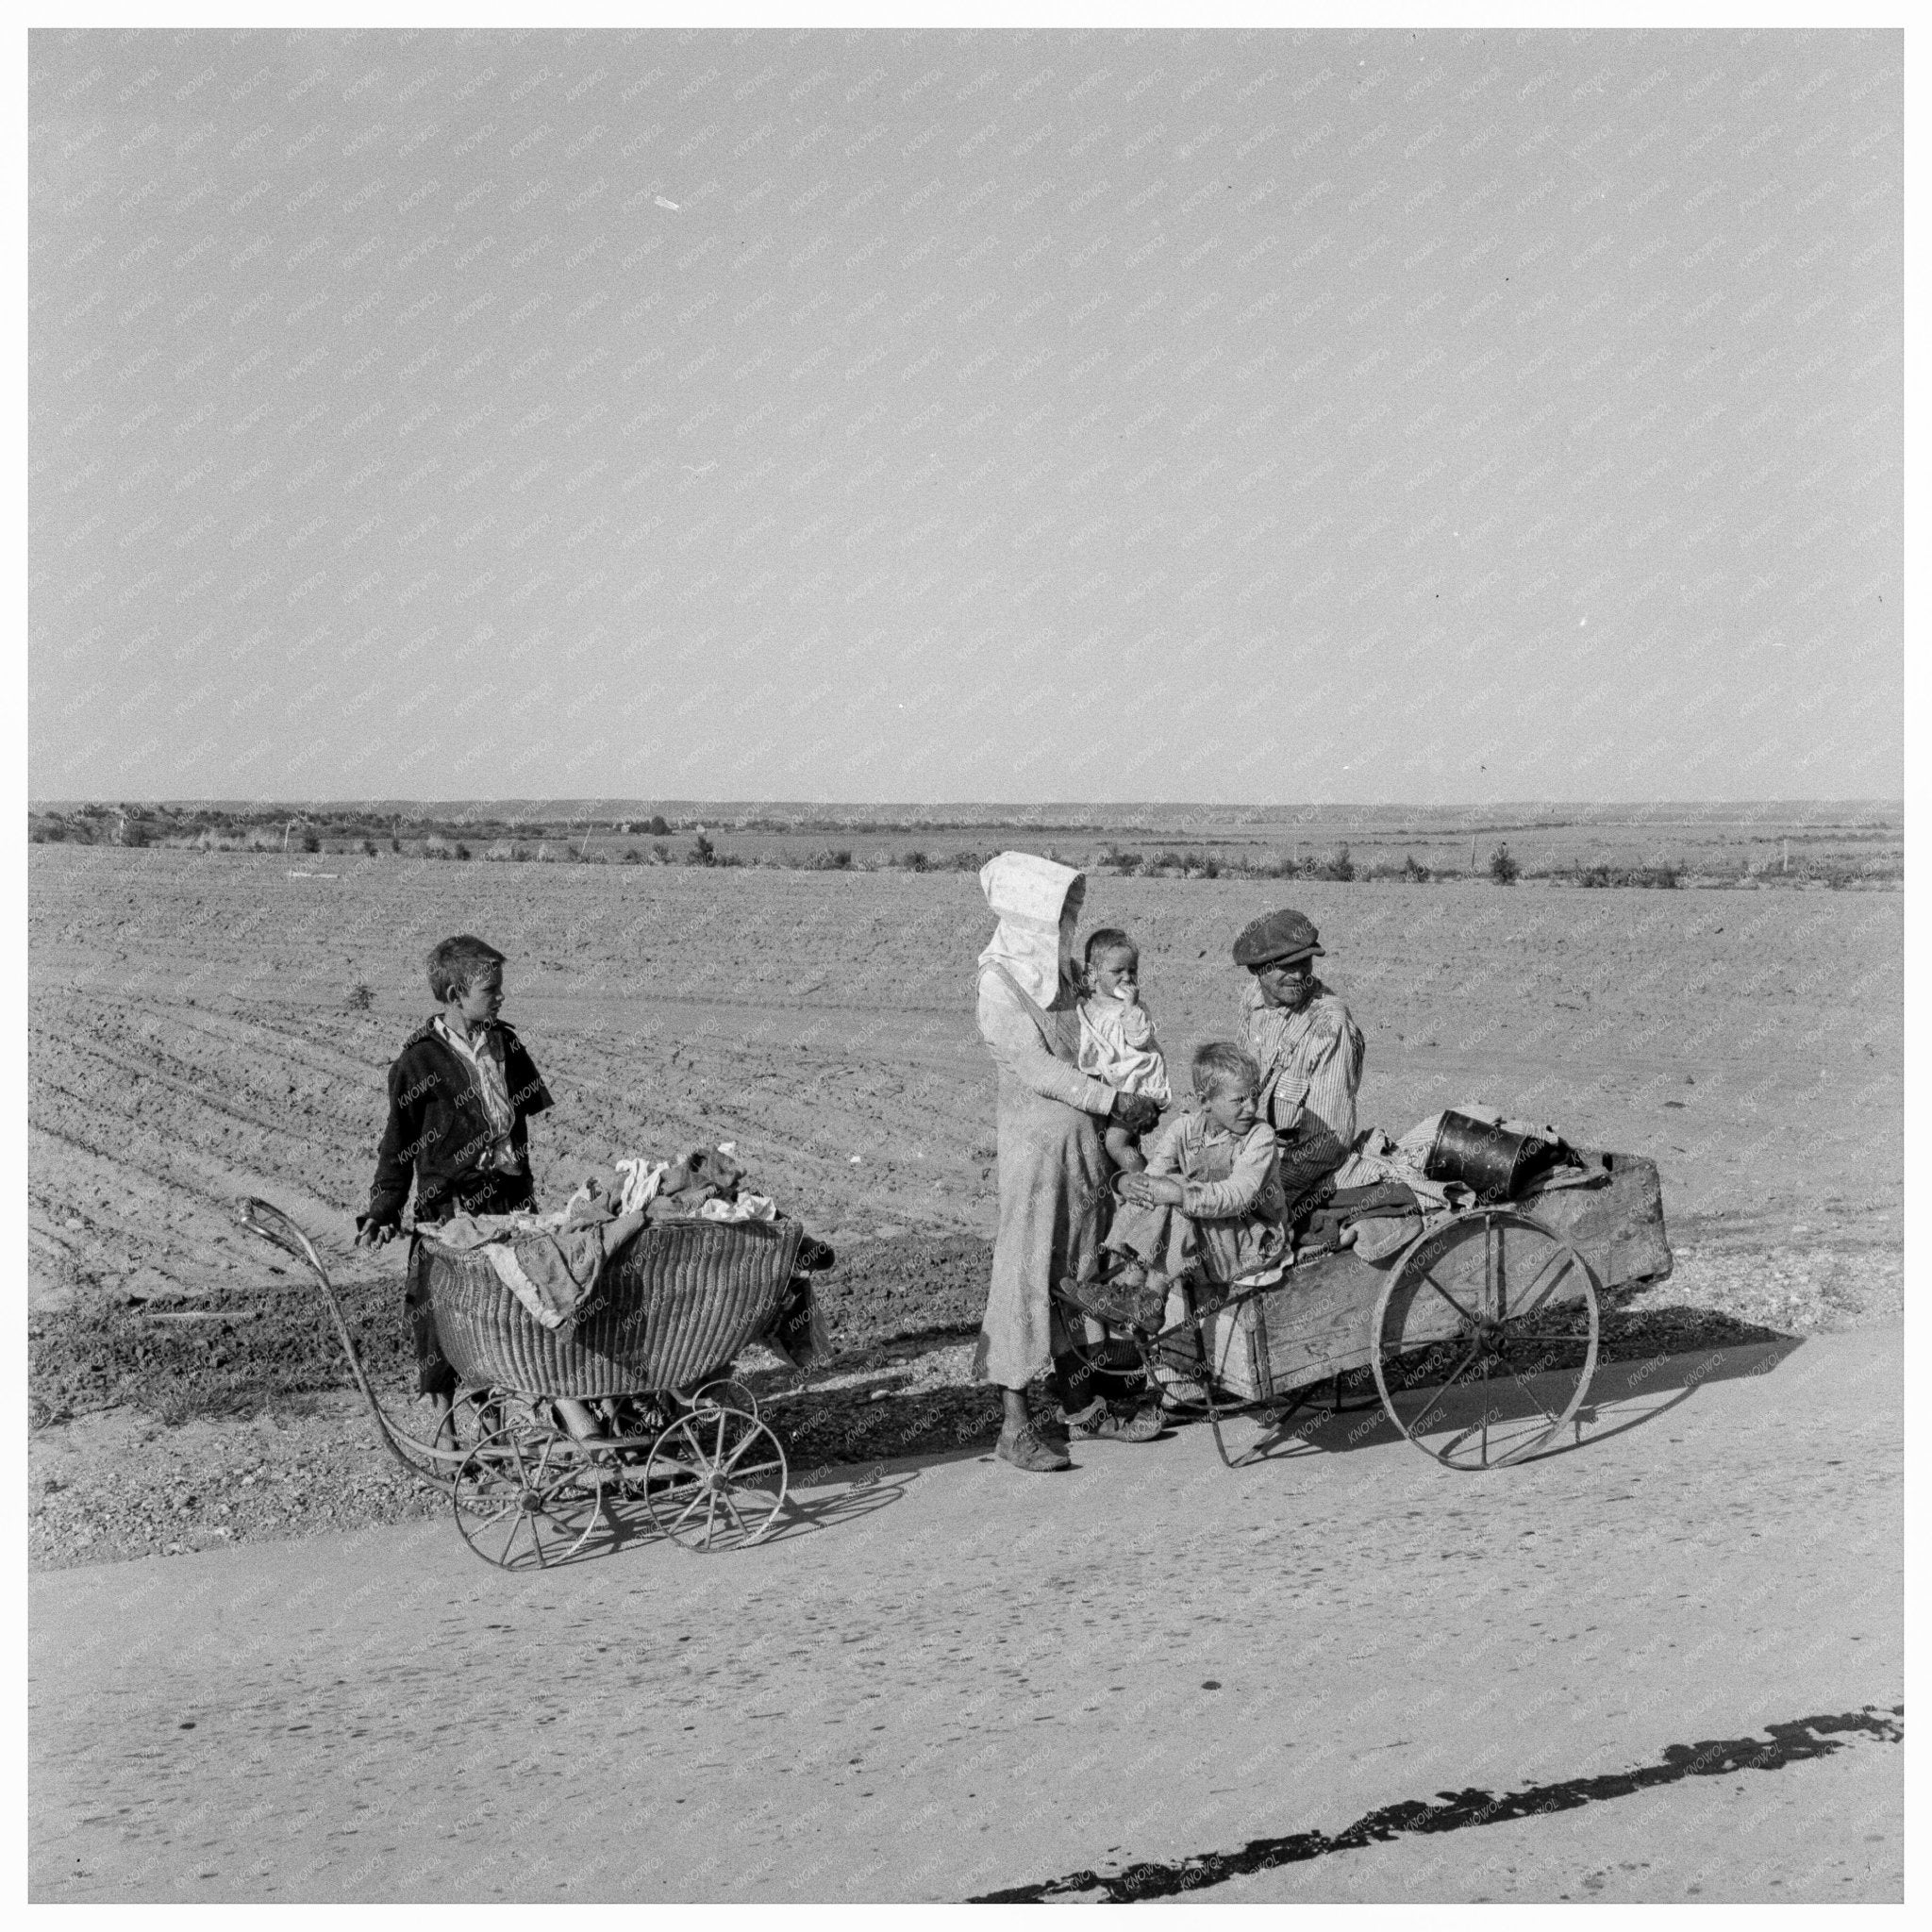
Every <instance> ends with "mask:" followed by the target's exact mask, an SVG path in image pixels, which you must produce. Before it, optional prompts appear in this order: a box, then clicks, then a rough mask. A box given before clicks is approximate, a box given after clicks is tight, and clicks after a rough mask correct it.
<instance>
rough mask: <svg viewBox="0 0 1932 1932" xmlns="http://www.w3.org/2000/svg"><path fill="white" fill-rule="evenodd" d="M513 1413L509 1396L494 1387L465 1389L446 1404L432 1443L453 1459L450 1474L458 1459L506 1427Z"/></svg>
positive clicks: (453, 1472)
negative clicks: (434, 1442) (446, 1409)
mask: <svg viewBox="0 0 1932 1932" xmlns="http://www.w3.org/2000/svg"><path fill="white" fill-rule="evenodd" d="M514 1413H515V1411H514V1409H513V1407H512V1405H511V1402H510V1399H509V1398H508V1397H507V1396H505V1395H503V1394H501V1393H500V1392H499V1391H496V1390H494V1389H465V1390H464V1391H463V1392H462V1393H461V1394H460V1395H458V1397H457V1399H456V1400H455V1401H454V1402H452V1403H451V1404H450V1406H449V1410H448V1413H447V1414H445V1415H444V1417H443V1419H442V1424H441V1427H440V1428H439V1429H438V1430H437V1432H436V1446H437V1448H438V1449H439V1450H440V1451H441V1452H442V1453H444V1454H445V1455H448V1456H451V1457H455V1458H456V1460H455V1461H453V1462H452V1464H451V1467H450V1474H455V1471H456V1468H457V1467H458V1465H459V1463H460V1461H461V1459H462V1458H464V1457H467V1456H468V1455H469V1453H470V1451H471V1450H473V1449H474V1448H475V1447H476V1445H477V1444H478V1443H479V1442H487V1441H489V1440H490V1438H491V1436H494V1435H496V1434H497V1433H498V1432H499V1431H501V1430H503V1429H505V1428H508V1426H509V1424H510V1421H511V1419H512V1416H513V1414H514Z"/></svg>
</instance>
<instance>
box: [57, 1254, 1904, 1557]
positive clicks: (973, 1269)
mask: <svg viewBox="0 0 1932 1932" xmlns="http://www.w3.org/2000/svg"><path fill="white" fill-rule="evenodd" d="M982 1246H983V1244H982V1243H974V1242H971V1241H951V1240H948V1241H941V1242H927V1243H924V1244H923V1245H921V1244H912V1245H909V1246H908V1244H903V1243H884V1242H881V1243H878V1244H876V1248H875V1250H874V1252H870V1253H867V1252H858V1253H855V1254H854V1256H853V1257H852V1260H851V1263H850V1265H849V1267H841V1274H842V1275H843V1277H844V1278H843V1279H842V1280H841V1281H840V1282H839V1285H838V1288H837V1289H836V1291H830V1292H828V1294H827V1301H828V1305H829V1311H830V1313H831V1316H832V1320H833V1323H834V1331H835V1333H837V1334H839V1335H840V1336H841V1341H842V1343H843V1345H842V1346H841V1349H840V1350H839V1352H838V1353H837V1355H835V1356H834V1357H833V1358H832V1359H831V1360H830V1361H829V1362H827V1363H826V1364H825V1365H824V1368H823V1369H822V1370H821V1371H820V1373H818V1374H815V1375H814V1376H813V1377H812V1378H811V1381H810V1383H809V1385H808V1387H807V1388H805V1389H804V1390H798V1389H796V1388H794V1387H793V1386H792V1377H791V1374H790V1372H789V1371H788V1370H785V1369H784V1368H782V1367H781V1366H780V1365H779V1364H778V1363H777V1362H776V1361H775V1359H774V1358H773V1357H769V1356H765V1355H764V1354H763V1352H762V1351H753V1352H751V1353H750V1354H748V1355H747V1357H745V1358H744V1361H743V1362H742V1363H741V1374H743V1376H744V1378H745V1379H746V1380H747V1381H748V1382H749V1384H750V1386H751V1387H752V1388H753V1390H754V1391H755V1392H757V1393H758V1397H759V1399H760V1401H761V1403H764V1404H766V1405H767V1408H768V1412H769V1413H770V1414H771V1416H772V1418H773V1420H774V1422H775V1423H776V1424H777V1425H778V1427H779V1429H780V1432H781V1434H782V1435H783V1436H784V1438H785V1440H786V1441H787V1443H788V1445H789V1451H790V1456H791V1466H792V1469H793V1471H794V1472H795V1473H796V1474H798V1475H800V1476H804V1475H808V1474H814V1473H817V1472H822V1471H825V1470H830V1469H834V1468H841V1467H849V1466H854V1465H860V1466H862V1465H866V1464H871V1463H878V1462H884V1461H887V1460H891V1459H892V1458H895V1457H906V1456H915V1455H925V1454H940V1453H946V1452H951V1451H962V1450H974V1449H977V1450H983V1449H985V1448H988V1447H990V1446H991V1442H992V1440H993V1438H994V1436H995V1435H996V1434H997V1432H998V1426H999V1411H998V1405H997V1402H996V1400H995V1398H994V1396H993V1393H992V1391H991V1390H988V1389H985V1388H978V1387H975V1386H974V1385H973V1383H972V1382H971V1379H970V1377H971V1371H972V1355H973V1342H972V1335H973V1326H972V1321H971V1316H972V1314H974V1313H976V1308H975V1307H974V1306H973V1304H974V1298H975V1297H976V1296H977V1295H978V1294H980V1293H981V1292H983V1290H982V1287H981V1284H982V1283H983V1281H984V1273H983V1257H982V1256H981V1255H980V1254H979V1252H978V1250H979V1249H980V1248H981V1247H982ZM1675 1251H1676V1257H1677V1265H1676V1270H1675V1273H1674V1274H1673V1275H1672V1276H1671V1278H1670V1279H1669V1280H1667V1281H1664V1282H1661V1283H1659V1284H1657V1286H1656V1287H1655V1288H1652V1289H1649V1290H1646V1291H1641V1292H1640V1293H1639V1294H1638V1295H1636V1296H1634V1297H1632V1298H1630V1299H1628V1300H1626V1301H1625V1302H1624V1303H1623V1304H1622V1306H1621V1307H1619V1308H1618V1309H1617V1310H1616V1312H1615V1313H1613V1314H1611V1315H1608V1316H1607V1318H1606V1322H1605V1355H1606V1357H1608V1358H1616V1357H1624V1358H1633V1357H1645V1356H1650V1355H1657V1354H1666V1353H1671V1354H1674V1353H1679V1352H1684V1351H1689V1350H1692V1349H1699V1348H1708V1347H1713V1346H1724V1345H1725V1344H1726V1343H1730V1342H1738V1341H1752V1340H1762V1339H1765V1337H1766V1335H1767V1334H1768V1333H1775V1334H1779V1335H1786V1336H1792V1335H1807V1334H1818V1333H1825V1332H1830V1331H1834V1330H1840V1329H1844V1328H1849V1327H1857V1326H1863V1325H1864V1324H1867V1323H1868V1322H1874V1321H1883V1320H1887V1319H1890V1318H1893V1317H1895V1316H1896V1315H1897V1314H1898V1312H1899V1311H1900V1309H1901V1307H1903V1281H1904V1274H1903V1251H1902V1248H1901V1247H1900V1246H1899V1245H1898V1243H1897V1241H1896V1239H1895V1236H1894V1232H1893V1228H1892V1226H1891V1225H1890V1224H1887V1225H1885V1226H1882V1227H1874V1228H1871V1229H1869V1230H1867V1231H1866V1238H1864V1239H1860V1238H1859V1235H1858V1233H1857V1231H1856V1230H1854V1229H1852V1228H1848V1227H1846V1226H1843V1225H1839V1226H1836V1227H1831V1228H1826V1227H1824V1226H1822V1225H1821V1226H1820V1227H1818V1228H1816V1229H1807V1228H1805V1227H1802V1226H1801V1227H1800V1228H1798V1229H1795V1230H1786V1231H1785V1232H1784V1235H1783V1238H1782V1239H1780V1240H1779V1241H1777V1242H1775V1243H1774V1244H1771V1245H1767V1244H1766V1242H1765V1241H1764V1230H1763V1229H1762V1227H1761V1226H1756V1225H1752V1224H1747V1223H1743V1222H1740V1223H1739V1224H1725V1223H1723V1222H1710V1223H1705V1224H1697V1225H1687V1226H1686V1227H1685V1229H1684V1230H1683V1232H1682V1234H1681V1236H1680V1237H1679V1238H1678V1239H1677V1240H1676V1242H1675ZM875 1275H876V1276H880V1277H885V1276H888V1275H890V1277H891V1280H890V1283H885V1282H884V1281H883V1280H881V1281H874V1279H873V1277H874V1276H875ZM827 1287H828V1290H829V1289H830V1281H829V1280H828V1283H827ZM881 1290H883V1291H881ZM895 1330H896V1331H898V1332H894V1331H895ZM908 1331H909V1332H908ZM404 1386H405V1385H403V1384H401V1383H391V1384H385V1385H383V1386H381V1387H380V1388H379V1391H378V1392H379V1393H381V1395H382V1397H383V1399H384V1401H385V1403H386V1404H387V1405H389V1406H390V1407H391V1413H393V1414H396V1415H397V1416H398V1417H399V1419H401V1418H403V1417H405V1416H408V1414H409V1412H410V1409H411V1405H410V1402H409V1398H408V1395H407V1393H405V1392H403V1389H404ZM425 1413H426V1409H417V1410H415V1415H416V1418H417V1420H418V1422H419V1423H420V1420H421V1418H422V1416H423V1415H424V1414H425ZM416 1432H417V1433H426V1431H424V1430H422V1429H421V1428H418V1429H417V1431H416ZM27 1475H28V1552H29V1561H30V1564H31V1566H32V1567H34V1568H38V1569H65V1568H69V1567H72V1566H74V1565H76V1564H83V1563H101V1562H115V1561H125V1560H127V1559H129V1558H133V1557H149V1556H175V1555H185V1554H189V1553H192V1552H194V1551H198V1550H206V1549H210V1548H219V1547H222V1546H224V1545H226V1544H230V1543H236V1542H242V1541H261V1540H280V1539H286V1538H291V1537H303V1536H311V1535H315V1534H318V1533H321V1532H325V1531H336V1530H346V1529H355V1528H361V1527H364V1526H366V1525H369V1524H383V1523H395V1522H400V1521H403V1520H405V1519H408V1518H414V1517H429V1516H435V1515H439V1514H441V1513H442V1512H443V1511H445V1510H446V1509H447V1507H448V1505H447V1503H446V1502H445V1501H444V1500H443V1499H442V1497H441V1496H440V1495H438V1494H436V1493H434V1492H432V1491H430V1490H428V1489H427V1488H425V1486H424V1485H423V1484H421V1483H419V1482H417V1481H416V1480H415V1479H414V1478H413V1477H411V1476H410V1475H408V1474H407V1473H406V1472H405V1471H404V1470H402V1469H400V1468H399V1467H398V1466H397V1465H396V1464H395V1463H394V1462H393V1461H391V1458H390V1457H388V1456H387V1455H386V1454H385V1453H384V1451H383V1450H382V1448H381V1447H380V1446H379V1444H378V1442H377V1441H376V1439H375V1431H374V1429H373V1427H372V1425H371V1423H370V1419H369V1416H368V1414H367V1412H366V1411H365V1410H364V1408H363V1407H362V1406H361V1403H360V1400H359V1399H358V1397H357V1396H356V1395H355V1394H354V1393H353V1392H352V1391H347V1390H343V1389H322V1390H318V1391H303V1392H297V1393H293V1394H289V1395H278V1396H277V1397H275V1399H274V1400H273V1401H272V1402H270V1403H268V1404H266V1405H265V1406H263V1407H258V1408H257V1410H256V1411H255V1412H254V1413H252V1414H248V1415H242V1414H227V1415H219V1416H199V1417H195V1418H192V1419H191V1420H188V1421H185V1422H182V1423H179V1424H174V1425H172V1426H171V1425H168V1424H164V1423H163V1422H161V1421H160V1420H159V1419H158V1417H157V1416H155V1415H153V1414H150V1413H147V1412H145V1411H144V1410H143V1409H142V1407H138V1406H137V1405H136V1404H135V1403H134V1402H131V1401H123V1402H120V1403H117V1404H115V1405H114V1406H113V1407H107V1408H103V1409H96V1410H93V1411H92V1412H87V1413H80V1414H76V1415H75V1416H74V1417H73V1418H72V1419H71V1420H64V1421H58V1422H55V1423H53V1424H49V1425H47V1426H43V1427H42V1428H39V1429H37V1430H34V1431H33V1432H32V1433H31V1434H30V1436H29V1440H28V1451H27Z"/></svg>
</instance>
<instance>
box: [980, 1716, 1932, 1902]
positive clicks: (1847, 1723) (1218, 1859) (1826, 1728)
mask: <svg viewBox="0 0 1932 1932" xmlns="http://www.w3.org/2000/svg"><path fill="white" fill-rule="evenodd" d="M1904 1720H1905V1706H1904V1705H1902V1704H1897V1705H1892V1706H1890V1707H1879V1706H1876V1705H1869V1704H1868V1705H1866V1706H1865V1707H1863V1708H1862V1709H1859V1710H1847V1711H1824V1712H1821V1713H1819V1715H1817V1716H1815V1717H1801V1718H1793V1719H1791V1720H1790V1721H1789V1722H1787V1723H1784V1724H1767V1725H1766V1726H1765V1735H1764V1736H1763V1737H1757V1736H1745V1737H1740V1738H1706V1739H1703V1740H1699V1741H1697V1742H1695V1743H1686V1744H1668V1745H1666V1746H1665V1747H1664V1749H1663V1751H1662V1753H1661V1754H1660V1756H1659V1757H1657V1759H1656V1760H1655V1761H1654V1762H1652V1763H1649V1764H1641V1765H1635V1766H1633V1767H1631V1769H1629V1770H1628V1771H1618V1772H1611V1773H1609V1774H1600V1775H1597V1776H1594V1777H1572V1778H1564V1779H1562V1780H1561V1781H1559V1782H1557V1783H1554V1784H1532V1785H1526V1786H1524V1788H1523V1789H1521V1790H1514V1791H1504V1792H1500V1793H1498V1792H1492V1791H1489V1790H1484V1789H1482V1788H1481V1787H1480V1786H1470V1787H1468V1788H1467V1789H1464V1790H1443V1791H1439V1792H1437V1794H1436V1796H1437V1800H1438V1802H1436V1803H1433V1804H1432V1803H1429V1802H1428V1801H1426V1800H1424V1799H1420V1798H1411V1799H1407V1800H1405V1801H1404V1802H1402V1803H1401V1804H1396V1805H1385V1806H1383V1807H1381V1808H1380V1809H1379V1810H1375V1811H1371V1812H1369V1813H1368V1814H1367V1815H1366V1816H1365V1817H1362V1818H1357V1820H1356V1821H1355V1823H1354V1824H1351V1825H1348V1826H1347V1827H1346V1828H1345V1829H1343V1830H1341V1831H1339V1832H1336V1833H1334V1834H1332V1835H1331V1834H1329V1833H1327V1832H1322V1831H1297V1832H1291V1833H1288V1834H1287V1835H1285V1836H1283V1837H1280V1838H1256V1839H1250V1840H1248V1841H1247V1843H1246V1844H1244V1845H1242V1846H1241V1848H1240V1850H1238V1851H1231V1852H1215V1851H1209V1852H1197V1853H1195V1854H1194V1855H1193V1856H1191V1857H1180V1858H1171V1859H1163V1860H1158V1861H1155V1860H1148V1861H1145V1862H1136V1863H1134V1864H1129V1865H1124V1866H1119V1865H1116V1866H1113V1867H1111V1868H1104V1869H1101V1870H1098V1871H1091V1870H1090V1871H1082V1872H1070V1873H1067V1874H1065V1875H1064V1876H1062V1877H1058V1878H1048V1879H1043V1880H1038V1881H1036V1882H1034V1883H1033V1884H1030V1885H1015V1886H1011V1887H1008V1889H1007V1890H1002V1891H989V1892H983V1893H982V1894H980V1896H979V1897H978V1898H976V1899H974V1900H973V1901H972V1903H974V1904H975V1905H985V1904H999V1905H1037V1904H1042V1903H1044V1902H1046V1901H1048V1900H1053V1899H1064V1900H1074V1899H1077V1900H1080V1901H1082V1902H1089V1901H1091V1902H1095V1903H1099V1902H1106V1903H1108V1904H1114V1905H1126V1904H1132V1903H1138V1902H1140V1901H1141V1900H1146V1899H1162V1898H1174V1897H1177V1896H1178V1895H1179V1894H1181V1893H1183V1892H1188V1891H1198V1890H1202V1889H1203V1888H1204V1887H1207V1886H1211V1885H1222V1884H1224V1883H1225V1882H1226V1881H1227V1880H1228V1879H1230V1878H1240V1877H1243V1876H1245V1875H1247V1874H1250V1873H1255V1872H1269V1871H1273V1870H1274V1869H1275V1868H1276V1867H1278V1866H1282V1865H1298V1864H1301V1863H1304V1862H1305V1861H1307V1859H1310V1858H1324V1857H1328V1856H1329V1855H1330V1854H1331V1853H1334V1852H1347V1851H1357V1850H1360V1849H1361V1848H1362V1847H1363V1846H1365V1845H1371V1844H1378V1843H1386V1842H1387V1841H1388V1840H1391V1839H1394V1838H1401V1837H1405V1836H1407V1835H1410V1834H1420V1833H1436V1832H1445V1831H1466V1830H1468V1829H1469V1828H1470V1827H1471V1826H1472V1825H1477V1824H1503V1823H1506V1822H1507V1821H1509V1820H1512V1819H1519V1818H1540V1817H1542V1816H1544V1815H1546V1814H1547V1813H1550V1812H1553V1811H1572V1810H1575V1809H1576V1808H1577V1807H1580V1806H1584V1805H1600V1804H1603V1803H1605V1802H1606V1801H1607V1800H1612V1799H1617V1798H1628V1797H1634V1796H1636V1795H1637V1793H1639V1792H1640V1791H1651V1790H1658V1789H1659V1788H1661V1787H1663V1786H1667V1785H1674V1784H1679V1783H1681V1782H1682V1781H1683V1780H1684V1779H1686V1778H1691V1777H1735V1776H1736V1775H1738V1774H1740V1773H1741V1772H1746V1771H1781V1770H1782V1769H1783V1768H1784V1767H1785V1766H1786V1765H1787V1764H1806V1763H1809V1762H1813V1761H1815V1760H1816V1759H1818V1758H1821V1757H1832V1756H1835V1755H1836V1754H1837V1753H1838V1752H1840V1751H1841V1750H1843V1749H1844V1748H1845V1746H1846V1745H1847V1744H1856V1743H1859V1742H1876V1743H1884V1744H1902V1743H1903V1742H1904V1741H1905V1733H1906V1727H1905V1721H1904Z"/></svg>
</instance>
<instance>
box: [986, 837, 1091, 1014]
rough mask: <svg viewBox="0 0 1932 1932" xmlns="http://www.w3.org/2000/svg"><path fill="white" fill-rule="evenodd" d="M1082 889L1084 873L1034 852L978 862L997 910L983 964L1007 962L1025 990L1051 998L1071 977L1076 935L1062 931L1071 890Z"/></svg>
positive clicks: (1040, 999) (1044, 1002)
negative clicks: (1073, 937)
mask: <svg viewBox="0 0 1932 1932" xmlns="http://www.w3.org/2000/svg"><path fill="white" fill-rule="evenodd" d="M1076 885H1077V886H1079V887H1081V888H1082V889H1083V890H1084V888H1085V886H1086V874H1084V873H1078V872H1075V871H1074V868H1073V867H1072V866H1070V865H1058V864H1056V863H1055V862H1054V861H1053V860H1052V859H1051V858H1038V857H1036V856H1035V855H1034V854H1033V853H1031V852H1002V853H1001V854H1000V855H999V856H998V857H997V858H990V859H988V860H987V862H986V863H985V864H984V865H983V866H981V867H980V868H979V890H980V891H982V892H984V893H985V894H986V903H987V904H988V905H989V906H991V908H992V909H993V910H994V911H995V912H996V913H998V914H999V920H1000V923H999V925H998V927H997V928H996V929H995V931H994V933H993V936H992V940H991V943H990V944H989V945H988V946H987V949H986V951H985V952H983V953H982V954H980V956H979V963H980V965H981V966H994V965H998V966H1004V967H1005V968H1006V969H1007V971H1008V973H1010V974H1012V975H1013V977H1014V978H1015V979H1016V980H1018V981H1019V983H1020V985H1021V987H1022V988H1023V989H1024V991H1025V992H1026V994H1027V996H1028V997H1029V998H1030V999H1032V1000H1034V1001H1035V1002H1037V1003H1038V1004H1039V1005H1041V1006H1042V1007H1049V1006H1051V1005H1052V1004H1053V1001H1054V996H1055V995H1056V994H1057V993H1058V991H1059V989H1060V978H1061V975H1062V974H1066V976H1068V977H1072V967H1073V941H1072V937H1071V935H1066V936H1063V935H1062V934H1061V931H1060V914H1061V913H1062V912H1063V911H1064V910H1065V909H1066V904H1067V894H1068V893H1069V892H1071V891H1073V890H1074V887H1075V886H1076Z"/></svg>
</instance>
